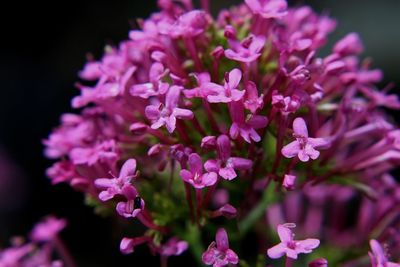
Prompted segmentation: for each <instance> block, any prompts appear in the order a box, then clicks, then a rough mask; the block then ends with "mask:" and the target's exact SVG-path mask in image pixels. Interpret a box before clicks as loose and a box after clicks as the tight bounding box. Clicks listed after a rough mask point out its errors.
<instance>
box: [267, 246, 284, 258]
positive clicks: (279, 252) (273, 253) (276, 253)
mask: <svg viewBox="0 0 400 267" xmlns="http://www.w3.org/2000/svg"><path fill="white" fill-rule="evenodd" d="M267 254H268V257H270V258H271V259H278V258H280V257H282V256H283V255H285V254H286V246H285V245H284V244H282V243H279V244H278V245H275V246H273V247H272V248H270V249H268V250H267Z"/></svg>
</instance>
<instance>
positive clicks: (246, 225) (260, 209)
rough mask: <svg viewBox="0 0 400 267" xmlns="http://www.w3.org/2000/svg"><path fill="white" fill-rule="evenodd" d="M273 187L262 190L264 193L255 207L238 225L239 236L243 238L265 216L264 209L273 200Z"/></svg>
mask: <svg viewBox="0 0 400 267" xmlns="http://www.w3.org/2000/svg"><path fill="white" fill-rule="evenodd" d="M273 189H274V186H273V185H272V184H269V185H268V186H267V188H266V189H265V190H264V193H263V195H262V197H261V199H260V202H258V204H257V206H255V207H254V208H253V209H252V210H251V211H250V212H249V214H248V215H247V216H246V217H245V218H244V219H243V220H242V221H241V222H240V223H239V230H240V235H241V236H244V235H245V234H246V233H247V232H248V231H249V230H250V229H251V228H252V227H253V225H254V224H255V223H256V222H257V221H258V220H259V219H260V218H261V217H262V216H263V215H264V214H265V209H266V208H267V207H268V205H269V204H270V203H271V202H273V200H274V195H275V194H276V193H275V194H274V192H273V191H274V190H273Z"/></svg>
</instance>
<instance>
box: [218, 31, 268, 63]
mask: <svg viewBox="0 0 400 267" xmlns="http://www.w3.org/2000/svg"><path fill="white" fill-rule="evenodd" d="M228 41H229V45H230V47H231V48H230V49H227V50H225V56H226V57H227V58H229V59H232V60H235V61H239V62H244V63H251V62H253V61H255V60H256V59H257V58H259V57H260V56H261V54H262V49H263V48H264V45H265V37H263V36H250V37H248V38H246V39H245V40H243V41H242V42H241V43H239V42H237V41H236V40H231V39H230V40H228Z"/></svg>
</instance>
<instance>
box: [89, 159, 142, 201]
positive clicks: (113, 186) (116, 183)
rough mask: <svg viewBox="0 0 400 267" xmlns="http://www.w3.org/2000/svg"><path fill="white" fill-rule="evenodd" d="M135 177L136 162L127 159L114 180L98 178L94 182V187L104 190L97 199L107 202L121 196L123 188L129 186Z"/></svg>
mask: <svg viewBox="0 0 400 267" xmlns="http://www.w3.org/2000/svg"><path fill="white" fill-rule="evenodd" d="M135 177H137V172H136V160H135V159H129V160H127V161H125V163H124V165H123V166H122V168H121V171H120V173H119V176H118V177H114V178H111V179H110V178H99V179H96V180H95V182H94V183H95V185H96V186H97V187H99V188H102V189H105V190H103V191H101V192H100V194H99V199H100V200H102V201H107V200H109V199H112V198H113V197H114V196H115V195H117V194H122V189H123V188H124V187H125V186H131V180H132V179H133V178H135Z"/></svg>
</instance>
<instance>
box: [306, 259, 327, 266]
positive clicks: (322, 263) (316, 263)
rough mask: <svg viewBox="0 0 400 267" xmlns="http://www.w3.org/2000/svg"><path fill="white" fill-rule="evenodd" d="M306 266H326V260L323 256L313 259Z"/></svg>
mask: <svg viewBox="0 0 400 267" xmlns="http://www.w3.org/2000/svg"><path fill="white" fill-rule="evenodd" d="M308 267H328V261H327V260H326V259H324V258H319V259H315V260H313V261H312V262H310V263H309V264H308Z"/></svg>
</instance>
